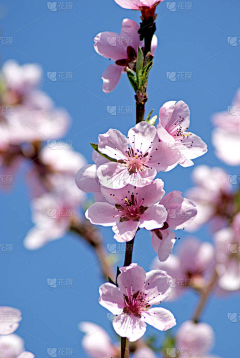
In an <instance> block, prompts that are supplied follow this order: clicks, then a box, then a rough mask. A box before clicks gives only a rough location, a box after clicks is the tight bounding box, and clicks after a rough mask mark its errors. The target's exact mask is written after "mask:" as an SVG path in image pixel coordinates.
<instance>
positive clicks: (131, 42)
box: [119, 19, 143, 59]
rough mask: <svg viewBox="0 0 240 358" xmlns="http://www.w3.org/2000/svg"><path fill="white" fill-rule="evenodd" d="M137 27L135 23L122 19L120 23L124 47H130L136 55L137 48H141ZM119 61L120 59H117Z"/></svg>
mask: <svg viewBox="0 0 240 358" xmlns="http://www.w3.org/2000/svg"><path fill="white" fill-rule="evenodd" d="M138 30H139V26H138V24H137V23H136V22H135V21H132V20H129V19H124V20H123V22H122V30H121V34H120V37H121V40H122V42H123V43H124V45H125V47H126V48H127V47H128V46H131V47H133V48H134V49H135V51H136V53H137V49H138V46H140V47H142V44H143V43H142V41H140V35H139V33H138ZM119 59H120V58H119Z"/></svg>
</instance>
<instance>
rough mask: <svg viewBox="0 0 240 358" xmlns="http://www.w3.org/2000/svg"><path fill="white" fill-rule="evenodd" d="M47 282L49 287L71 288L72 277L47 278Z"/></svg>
mask: <svg viewBox="0 0 240 358" xmlns="http://www.w3.org/2000/svg"><path fill="white" fill-rule="evenodd" d="M47 284H48V286H49V287H51V288H72V287H73V278H56V277H55V278H47Z"/></svg>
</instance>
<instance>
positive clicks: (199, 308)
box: [192, 269, 218, 323]
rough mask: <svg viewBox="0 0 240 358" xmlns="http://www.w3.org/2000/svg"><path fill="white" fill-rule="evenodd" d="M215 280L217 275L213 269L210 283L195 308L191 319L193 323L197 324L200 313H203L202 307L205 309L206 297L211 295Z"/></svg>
mask: <svg viewBox="0 0 240 358" xmlns="http://www.w3.org/2000/svg"><path fill="white" fill-rule="evenodd" d="M217 279H218V273H217V271H216V269H215V270H214V272H213V274H212V277H211V279H210V281H209V283H208V285H207V286H206V288H205V290H204V292H203V295H202V297H201V299H200V301H199V304H198V306H197V308H196V311H195V313H194V315H193V318H192V321H193V322H195V323H198V321H199V317H200V315H201V313H202V311H203V309H204V307H205V305H206V303H207V300H208V297H209V295H210V293H211V291H212V289H213V287H214V285H215V283H216V281H217Z"/></svg>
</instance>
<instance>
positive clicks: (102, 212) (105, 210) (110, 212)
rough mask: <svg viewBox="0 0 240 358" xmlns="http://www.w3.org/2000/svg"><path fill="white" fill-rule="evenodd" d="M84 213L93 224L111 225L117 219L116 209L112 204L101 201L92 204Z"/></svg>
mask: <svg viewBox="0 0 240 358" xmlns="http://www.w3.org/2000/svg"><path fill="white" fill-rule="evenodd" d="M85 215H86V218H87V219H89V220H90V221H91V223H92V224H95V225H103V226H112V225H114V224H115V223H116V221H118V220H119V214H118V211H117V209H116V208H115V207H114V206H113V205H110V204H108V203H103V202H97V203H94V204H92V205H91V206H90V207H89V208H88V210H87V211H86V214H85Z"/></svg>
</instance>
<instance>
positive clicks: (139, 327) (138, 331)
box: [113, 314, 146, 342]
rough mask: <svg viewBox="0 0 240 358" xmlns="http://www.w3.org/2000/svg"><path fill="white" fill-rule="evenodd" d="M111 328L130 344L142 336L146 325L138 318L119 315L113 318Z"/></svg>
mask: <svg viewBox="0 0 240 358" xmlns="http://www.w3.org/2000/svg"><path fill="white" fill-rule="evenodd" d="M113 328H114V329H115V331H116V333H117V334H118V335H119V336H120V337H127V338H128V339H129V341H130V342H135V341H137V340H138V339H139V338H141V337H142V336H143V335H144V333H145V331H146V324H145V323H144V322H142V321H141V319H140V318H138V317H135V316H133V315H131V316H130V315H126V314H121V315H120V316H116V317H115V318H114V320H113Z"/></svg>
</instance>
